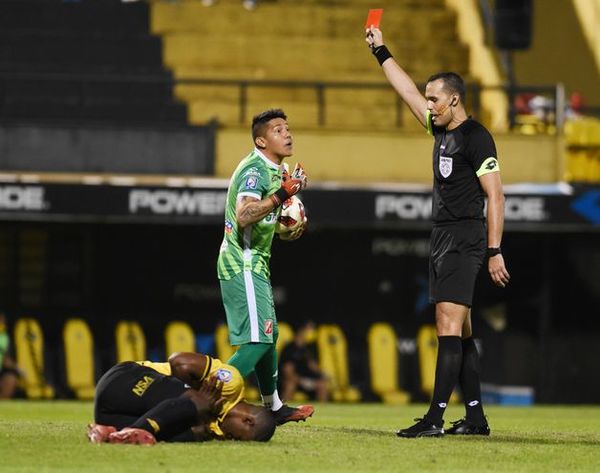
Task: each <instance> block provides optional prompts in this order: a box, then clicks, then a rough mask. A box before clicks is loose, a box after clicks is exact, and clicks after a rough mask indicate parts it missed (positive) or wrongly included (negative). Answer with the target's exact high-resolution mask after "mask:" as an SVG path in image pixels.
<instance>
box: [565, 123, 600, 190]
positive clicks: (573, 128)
mask: <svg viewBox="0 0 600 473" xmlns="http://www.w3.org/2000/svg"><path fill="white" fill-rule="evenodd" d="M565 139H566V142H567V153H566V166H565V167H566V170H565V175H566V179H567V180H568V181H574V182H600V120H599V119H597V118H580V119H577V120H570V121H567V123H566V124H565Z"/></svg>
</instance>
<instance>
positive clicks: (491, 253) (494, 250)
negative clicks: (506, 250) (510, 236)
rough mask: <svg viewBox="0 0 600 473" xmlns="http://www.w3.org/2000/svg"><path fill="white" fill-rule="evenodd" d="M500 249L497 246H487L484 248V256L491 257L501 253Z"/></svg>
mask: <svg viewBox="0 0 600 473" xmlns="http://www.w3.org/2000/svg"><path fill="white" fill-rule="evenodd" d="M501 254H502V249H501V248H500V247H499V246H498V247H496V248H488V249H487V250H485V256H487V257H488V258H491V257H492V256H496V255H501Z"/></svg>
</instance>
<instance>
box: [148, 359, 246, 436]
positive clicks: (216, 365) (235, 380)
mask: <svg viewBox="0 0 600 473" xmlns="http://www.w3.org/2000/svg"><path fill="white" fill-rule="evenodd" d="M206 358H207V360H206V368H205V370H204V373H202V377H201V380H204V379H206V378H211V377H212V376H216V377H217V379H218V380H219V381H221V382H222V383H223V390H222V395H223V397H224V398H225V403H224V404H223V408H222V409H221V412H220V413H219V416H218V418H217V421H216V422H213V423H211V425H210V429H211V430H212V432H213V433H214V434H215V435H217V436H219V437H222V436H223V432H222V430H221V428H220V426H219V423H220V422H222V421H223V419H224V418H225V416H226V415H227V414H229V411H231V409H233V407H234V406H235V405H236V404H238V403H239V402H240V401H241V400H242V399H243V398H244V379H243V378H242V375H241V374H240V372H239V371H238V370H237V368H235V367H234V366H231V365H227V364H225V363H223V362H222V361H221V360H219V359H217V358H211V357H210V356H208V355H206ZM136 363H138V364H139V365H141V366H145V367H147V368H151V369H153V370H154V371H156V372H158V373H160V374H163V375H165V376H172V372H171V365H170V364H169V363H168V362H163V363H157V362H153V361H137V362H136Z"/></svg>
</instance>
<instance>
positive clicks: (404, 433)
mask: <svg viewBox="0 0 600 473" xmlns="http://www.w3.org/2000/svg"><path fill="white" fill-rule="evenodd" d="M415 420H416V421H417V423H416V424H415V425H413V426H412V427H409V428H408V429H402V430H399V431H398V432H396V435H397V436H398V437H404V438H416V437H443V436H444V421H442V423H441V424H440V425H435V424H432V423H431V422H429V420H427V418H426V417H424V418H422V419H421V418H417V419H415Z"/></svg>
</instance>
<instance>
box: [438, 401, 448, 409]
mask: <svg viewBox="0 0 600 473" xmlns="http://www.w3.org/2000/svg"><path fill="white" fill-rule="evenodd" d="M447 405H448V404H446V403H445V402H438V406H440V407H441V408H442V409H445V408H446V406H447Z"/></svg>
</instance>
